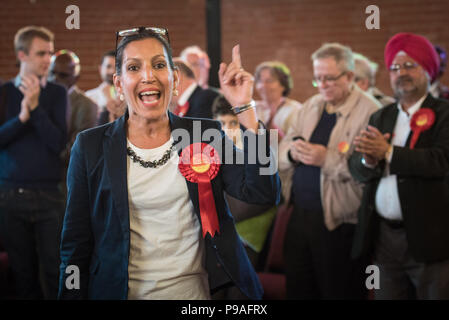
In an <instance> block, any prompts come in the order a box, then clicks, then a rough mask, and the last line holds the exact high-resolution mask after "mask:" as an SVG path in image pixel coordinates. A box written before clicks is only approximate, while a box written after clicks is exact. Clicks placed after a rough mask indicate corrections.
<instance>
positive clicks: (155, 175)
mask: <svg viewBox="0 0 449 320" xmlns="http://www.w3.org/2000/svg"><path fill="white" fill-rule="evenodd" d="M172 143H173V138H171V139H170V140H169V141H167V142H166V143H165V144H164V145H162V146H160V147H158V148H154V149H140V148H137V147H136V146H134V145H132V144H131V143H130V142H129V141H128V147H131V148H132V149H133V150H134V152H135V153H136V154H137V155H138V156H139V157H140V158H141V159H143V160H144V161H149V160H151V161H154V160H157V159H160V158H161V157H162V155H163V154H164V153H165V152H166V150H168V149H169V148H170V146H171V144H172ZM178 160H179V156H178V154H177V152H176V151H173V152H172V154H171V158H170V160H169V161H168V162H167V163H166V164H165V165H163V166H162V167H159V168H144V167H142V166H141V165H140V164H139V163H134V162H133V161H132V160H131V159H130V158H129V157H128V199H129V222H130V233H131V239H130V253H129V264H128V274H129V280H128V287H129V291H128V299H164V300H172V299H175V300H178V299H179V300H188V299H195V300H204V299H210V294H209V283H208V275H207V272H206V270H205V268H204V262H205V249H204V240H203V238H202V236H201V226H200V223H199V221H198V218H197V217H196V215H195V213H194V209H193V205H192V202H191V201H190V197H189V192H188V189H187V184H186V181H185V178H184V177H183V176H182V175H181V173H180V172H179V170H178Z"/></svg>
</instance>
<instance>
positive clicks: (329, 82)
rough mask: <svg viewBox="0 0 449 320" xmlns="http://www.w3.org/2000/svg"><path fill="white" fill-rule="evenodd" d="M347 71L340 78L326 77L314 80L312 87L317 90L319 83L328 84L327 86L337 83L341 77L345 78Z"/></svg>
mask: <svg viewBox="0 0 449 320" xmlns="http://www.w3.org/2000/svg"><path fill="white" fill-rule="evenodd" d="M346 72H347V71H343V72H342V73H340V74H339V75H338V76H336V77H330V76H324V77H320V78H317V77H315V78H313V80H312V85H313V86H314V87H315V88H316V87H318V83H324V82H326V83H327V84H330V85H332V84H334V83H335V81H337V80H338V79H340V78H341V77H343V76H344V75H345V74H346Z"/></svg>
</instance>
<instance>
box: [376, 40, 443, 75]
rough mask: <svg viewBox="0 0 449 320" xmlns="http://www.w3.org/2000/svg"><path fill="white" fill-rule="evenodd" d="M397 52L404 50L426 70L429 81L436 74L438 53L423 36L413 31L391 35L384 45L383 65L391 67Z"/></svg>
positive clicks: (438, 66) (438, 65) (438, 63)
mask: <svg viewBox="0 0 449 320" xmlns="http://www.w3.org/2000/svg"><path fill="white" fill-rule="evenodd" d="M399 52H405V53H406V54H407V55H408V56H410V57H411V58H412V59H413V60H415V62H417V63H418V64H419V65H420V66H421V67H422V68H423V69H424V70H426V71H427V73H428V75H429V77H430V79H431V81H433V80H435V79H436V77H437V76H438V70H439V68H440V62H439V58H438V54H437V52H436V50H435V48H434V46H433V45H432V43H431V42H430V41H429V40H427V39H426V38H424V37H423V36H420V35H416V34H413V33H405V32H402V33H398V34H396V35H395V36H393V37H392V38H391V39H390V40H389V41H388V43H387V45H386V46H385V52H384V56H385V65H386V66H387V68H390V67H391V64H392V62H393V59H394V58H395V57H396V55H397V54H398V53H399Z"/></svg>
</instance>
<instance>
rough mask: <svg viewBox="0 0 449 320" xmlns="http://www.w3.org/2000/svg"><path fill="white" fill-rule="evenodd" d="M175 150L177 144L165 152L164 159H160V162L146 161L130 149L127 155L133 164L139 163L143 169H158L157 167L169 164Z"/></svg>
mask: <svg viewBox="0 0 449 320" xmlns="http://www.w3.org/2000/svg"><path fill="white" fill-rule="evenodd" d="M174 148H175V143H174V142H173V143H172V145H171V146H170V148H169V149H168V150H167V151H165V153H164V155H163V156H162V158H160V159H159V160H155V161H144V160H143V159H142V158H141V157H139V156H138V155H137V154H136V153H135V152H134V150H133V149H131V148H130V147H128V149H127V153H128V156H129V157H130V158H131V160H132V161H133V162H138V163H139V164H140V165H141V166H142V167H144V168H157V167H161V166H163V165H164V164H166V163H167V162H168V160H169V159H170V157H171V153H172V150H173V149H174Z"/></svg>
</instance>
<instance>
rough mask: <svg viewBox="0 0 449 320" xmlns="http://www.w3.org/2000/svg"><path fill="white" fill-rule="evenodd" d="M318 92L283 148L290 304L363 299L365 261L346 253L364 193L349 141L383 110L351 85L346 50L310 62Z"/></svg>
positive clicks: (326, 49)
mask: <svg viewBox="0 0 449 320" xmlns="http://www.w3.org/2000/svg"><path fill="white" fill-rule="evenodd" d="M312 61H313V73H314V79H313V84H314V86H316V87H317V88H318V91H319V93H318V94H317V95H315V96H313V97H311V98H310V99H309V100H307V101H306V102H305V103H304V105H303V107H302V108H301V109H299V110H298V112H297V113H296V114H295V115H293V120H292V126H291V128H290V129H289V131H288V132H287V135H286V137H285V138H284V139H283V141H282V142H281V144H280V148H279V149H280V150H279V169H280V171H282V172H284V173H285V175H286V176H287V177H288V178H287V179H284V181H283V196H284V198H285V200H286V203H293V205H294V208H295V210H294V212H293V213H292V216H291V218H290V221H289V224H288V228H287V234H286V239H285V259H286V261H285V262H286V276H287V297H288V298H289V299H363V298H364V297H365V288H364V287H365V280H364V276H365V273H364V271H365V267H366V265H364V263H363V259H360V260H357V261H352V260H351V259H350V251H351V246H352V238H353V234H354V230H355V224H356V223H357V209H358V207H359V205H360V200H361V195H362V188H361V185H360V184H358V183H356V182H355V181H354V180H353V178H352V177H351V174H350V172H349V169H348V165H347V160H348V159H349V156H350V155H351V153H352V151H353V149H354V146H353V144H352V141H353V139H354V137H355V136H356V135H357V134H358V133H359V132H360V130H361V129H362V128H364V127H365V126H366V124H367V122H368V119H369V116H370V115H371V114H372V113H373V112H375V111H377V110H378V109H379V107H380V104H379V103H378V102H377V101H375V99H374V98H373V97H370V96H369V95H367V94H366V93H364V92H363V91H362V90H361V89H360V88H358V87H357V86H356V85H355V84H354V58H353V54H352V51H351V49H350V48H348V47H346V46H343V45H341V44H338V43H328V44H324V45H323V46H322V47H321V48H319V49H318V50H317V51H316V52H315V53H314V54H313V55H312Z"/></svg>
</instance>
